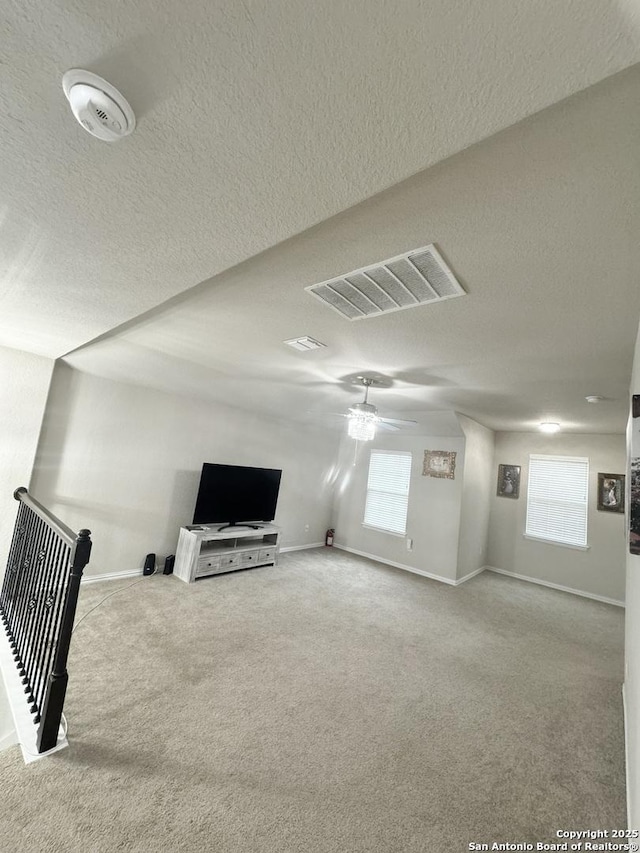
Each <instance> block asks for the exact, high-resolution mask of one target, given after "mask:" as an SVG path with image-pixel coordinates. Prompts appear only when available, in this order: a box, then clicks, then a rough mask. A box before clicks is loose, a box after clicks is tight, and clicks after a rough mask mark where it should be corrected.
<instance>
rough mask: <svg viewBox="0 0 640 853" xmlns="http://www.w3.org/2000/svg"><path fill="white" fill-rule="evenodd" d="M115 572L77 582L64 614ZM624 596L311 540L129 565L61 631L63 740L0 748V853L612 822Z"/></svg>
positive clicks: (276, 851)
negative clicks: (408, 564)
mask: <svg viewBox="0 0 640 853" xmlns="http://www.w3.org/2000/svg"><path fill="white" fill-rule="evenodd" d="M127 583H130V581H123V582H121V583H120V582H117V581H115V582H109V583H102V584H96V585H92V586H88V587H84V588H83V589H82V590H81V596H80V604H79V609H78V617H81V616H82V614H83V613H85V612H87V611H88V610H90V608H91V607H93V606H94V604H96V603H97V602H98V601H100V599H101V598H103V597H104V596H105V595H107V594H108V593H110V592H113V591H114V590H115V589H117V588H118V587H119V586H122V587H124V586H126V585H127ZM622 645H623V612H622V610H620V609H618V608H615V607H612V606H608V605H605V604H600V603H597V602H593V601H589V600H586V599H581V598H578V597H575V596H571V595H568V594H564V593H560V592H556V591H553V590H549V589H544V588H542V587H537V586H534V585H532V584H526V583H522V582H519V581H515V580H512V579H509V578H505V577H501V576H498V575H495V574H490V573H484V574H482V575H480V576H478V577H476V578H474V579H473V580H471V581H469V582H468V583H466V584H464V585H463V586H461V587H459V588H453V587H449V586H445V585H443V584H439V583H436V582H434V581H430V580H427V579H425V578H421V577H418V576H415V575H411V574H408V573H406V572H402V571H400V570H396V569H392V568H389V567H385V566H382V565H380V564H376V563H373V562H370V561H368V560H365V559H361V558H358V557H353V556H350V555H347V554H345V553H344V552H340V551H336V550H328V549H319V550H316V551H306V552H304V551H303V552H296V553H292V554H287V555H284V556H283V557H282V558H281V564H280V565H279V566H278V567H275V568H264V569H254V570H252V571H249V572H238V573H235V574H230V575H225V576H222V577H217V578H210V579H206V580H202V581H199V582H197V583H196V584H193V585H191V586H187V585H186V584H183V583H182V582H180V581H178V580H176V579H175V578H173V577H164V576H162V575H158V576H154V577H151V578H145V579H144V580H142V581H141V582H140V583H138V584H137V585H135V586H132V587H131V588H130V589H127V590H124V591H122V592H121V593H118V594H117V595H115V596H113V597H111V598H109V599H108V600H106V601H104V603H103V604H101V605H100V607H99V608H98V609H96V610H95V611H94V612H93V613H90V614H89V615H88V616H87V618H86V619H85V620H84V621H83V622H82V624H81V625H80V626H79V627H78V629H77V631H76V633H75V635H74V637H73V643H72V653H71V658H70V665H69V671H70V675H71V681H70V687H69V692H68V697H67V705H66V709H65V710H66V713H67V717H68V719H69V738H70V741H71V746H70V748H69V749H67V750H64V751H63V752H60V753H58V754H56V755H54V756H52V757H50V758H48V759H46V760H44V761H40V762H36V763H35V764H33V765H30V766H28V767H25V766H24V764H23V763H22V759H21V755H20V751H19V748H18V747H12V748H11V749H9V750H6V751H5V752H3V753H0V774H1V775H0V778H1V780H2V805H1V809H2V818H1V823H0V845H2V846H1V849H2V851H3V853H4V852H5V851H6V853H9V851H10V853H22V851H24V853H27V851H29V853H40V851H56V853H58V851H65V853H66V851H71V853H75V851H78V852H79V851H82V853H103V851H104V853H114V851H145V853H146V851H189V853H191V851H216V853H267V851H268V853H360V851H367V853H373V851H379V853H425V851H427V853H440V852H441V851H442V853H445V851H447V853H448V851H463V850H468V849H469V842H471V841H476V842H486V843H490V842H493V841H512V842H525V841H528V842H536V841H554V840H556V839H555V837H554V834H555V831H556V830H557V829H563V828H574V829H585V828H592V829H593V828H599V827H603V828H604V827H607V828H611V827H616V828H622V827H624V826H625V793H624V756H623V751H624V742H623V730H622V725H623V724H622V709H621V692H620V690H621V682H622V677H623V672H622V668H623V663H622V661H623V657H622Z"/></svg>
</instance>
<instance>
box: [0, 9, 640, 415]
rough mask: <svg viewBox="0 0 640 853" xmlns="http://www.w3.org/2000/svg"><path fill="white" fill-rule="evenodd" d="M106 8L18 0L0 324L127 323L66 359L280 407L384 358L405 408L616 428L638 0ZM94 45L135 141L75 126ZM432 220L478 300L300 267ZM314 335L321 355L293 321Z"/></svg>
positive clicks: (630, 218) (104, 326)
mask: <svg viewBox="0 0 640 853" xmlns="http://www.w3.org/2000/svg"><path fill="white" fill-rule="evenodd" d="M92 5H93V8H91V7H90V4H88V3H87V2H86V0H85V2H79V0H76V2H69V0H65V2H61V0H60V2H57V3H50V4H45V5H44V6H42V5H41V6H40V7H38V8H37V9H36V8H27V7H24V6H23V5H22V6H21V5H19V4H15V3H13V2H10V0H0V9H1V10H2V14H3V24H2V26H3V30H2V38H3V61H2V63H1V64H0V83H1V85H0V105H1V107H2V109H1V110H0V151H1V153H2V158H1V161H0V176H1V179H2V191H1V195H0V281H1V286H0V309H1V313H0V344H1V345H5V346H10V347H16V348H19V349H24V350H28V351H31V352H35V353H39V354H43V355H47V356H50V357H57V356H60V355H62V354H64V353H66V352H69V351H70V350H73V349H75V348H76V347H79V346H80V345H82V344H84V343H85V342H88V341H92V340H94V339H96V338H98V337H99V336H105V335H106V337H103V338H102V339H101V340H99V341H97V342H96V343H93V344H91V345H90V346H88V347H85V348H83V349H81V350H79V351H78V352H77V353H75V354H74V355H71V356H69V359H68V360H69V361H70V363H72V364H74V366H76V367H78V368H80V369H84V370H91V371H95V372H98V373H100V374H102V375H109V376H113V377H115V378H124V379H127V380H128V381H138V382H141V383H144V384H148V385H151V386H152V387H157V388H159V389H163V390H171V391H175V390H176V389H180V390H182V391H184V392H185V393H197V394H200V395H204V396H208V397H210V398H213V399H221V400H225V401H226V402H231V403H233V404H234V405H238V406H242V407H250V406H258V407H259V408H261V409H262V410H264V411H267V412H271V413H273V414H274V415H278V416H281V415H283V414H286V415H287V416H291V415H292V414H294V413H303V412H306V411H307V410H318V411H325V410H327V409H328V408H330V409H334V410H335V408H336V407H344V405H346V404H348V403H349V402H352V400H353V399H354V391H353V386H352V385H350V383H349V378H350V377H352V376H353V375H355V374H357V373H359V372H363V371H368V372H372V371H376V372H379V373H381V374H384V375H385V376H387V377H388V378H391V379H393V380H394V381H393V387H390V388H386V389H379V390H378V391H377V393H376V396H375V398H374V402H377V403H378V405H379V406H380V407H381V409H383V410H386V411H391V410H393V411H394V412H396V413H399V412H411V411H417V412H424V411H431V410H434V409H450V408H454V409H456V410H459V411H462V412H464V413H466V414H468V415H470V416H471V417H476V418H477V419H478V420H480V421H481V422H482V423H485V424H487V425H488V426H492V427H495V428H502V429H526V428H530V427H531V426H532V425H533V424H535V423H536V422H537V421H538V420H540V419H543V418H547V417H549V418H559V419H561V420H562V421H563V422H564V423H565V424H566V426H567V427H568V428H570V429H575V430H583V431H585V430H586V431H595V432H605V431H612V432H620V431H621V430H622V429H623V428H624V421H625V418H626V405H627V402H626V393H627V388H628V381H629V370H630V364H631V353H632V347H633V342H634V340H635V330H636V328H637V321H638V312H639V311H640V300H639V299H638V291H639V288H638V287H637V280H636V271H637V270H638V268H639V265H638V260H639V258H638V257H637V255H638V249H637V247H636V245H635V243H636V236H637V234H638V225H639V224H640V223H639V221H638V201H639V198H640V196H639V194H638V190H639V189H640V187H639V186H638V184H639V175H640V169H639V165H640V163H639V161H638V154H637V151H638V145H637V140H638V138H639V136H638V131H639V130H640V127H638V119H637V114H638V106H639V102H640V99H639V97H638V96H639V95H640V75H639V73H638V70H637V69H636V68H634V69H631V70H630V71H627V72H625V73H622V74H619V75H617V76H616V77H611V76H610V75H612V74H615V73H616V72H618V71H621V70H622V69H625V68H627V67H628V66H631V65H633V64H634V63H636V62H638V61H640V19H639V18H638V14H637V9H636V6H635V3H633V2H632V0H629V2H622V0H620V2H602V0H580V2H570V1H569V0H566V2H564V3H562V4H559V3H557V0H547V2H541V0H537V2H514V0H492V2H491V3H488V4H477V3H472V2H458V3H455V4H452V3H450V2H448V0H447V2H445V0H442V2H440V0H437V1H436V0H433V2H429V3H425V2H418V0H415V2H411V1H410V0H407V2H398V3H395V4H390V3H381V2H380V3H374V4H372V3H371V2H370V0H367V2H364V0H362V2H353V3H349V4H342V3H338V2H327V0H325V2H320V3H318V2H313V3H312V2H306V0H295V2H293V0H292V2H275V3H271V4H264V3H257V2H253V1H252V0H245V2H243V3H239V2H238V0H222V2H218V3H216V4H215V5H213V4H208V3H204V2H195V0H191V2H187V3H184V4H177V3H169V2H166V0H160V2H158V0H154V2H153V3H152V2H150V0H139V2H137V3H135V4H124V3H114V4H98V3H95V4H92ZM74 66H75V67H78V66H79V67H86V68H88V69H90V70H92V71H94V72H97V73H99V74H102V75H103V76H106V77H107V78H108V79H109V80H110V81H111V82H112V83H114V84H115V85H117V86H118V87H119V88H120V89H121V90H122V91H123V92H124V93H125V95H127V97H128V98H129V100H130V101H131V103H132V106H133V107H134V109H135V111H136V114H137V117H138V127H137V129H136V132H135V134H134V135H133V136H131V137H129V138H128V139H126V140H124V141H123V142H121V143H118V144H115V145H106V144H104V143H100V142H98V141H97V140H94V139H93V138H92V137H90V136H88V135H87V134H85V133H84V132H83V131H82V130H81V128H80V127H79V126H78V125H77V124H75V122H74V120H73V118H72V117H71V115H70V113H69V112H68V108H67V104H66V101H65V99H64V95H63V93H62V88H61V85H60V80H61V77H62V73H63V72H64V71H65V70H67V69H68V68H69V67H74ZM605 78H610V79H605ZM602 80H604V81H605V82H603V83H600V85H598V86H595V87H594V88H590V89H588V90H587V91H581V90H584V89H586V88H587V87H589V86H593V84H596V83H598V81H602ZM576 92H580V94H578V95H575V96H574V97H572V98H570V99H569V100H567V101H564V102H563V103H560V104H558V105H557V106H555V107H552V108H551V109H548V110H545V111H544V112H542V113H540V112H539V111H540V110H542V109H543V108H545V107H547V106H549V105H550V104H554V103H556V102H558V101H560V100H561V99H563V98H567V97H568V96H570V95H572V94H574V93H576ZM534 114H535V115H534ZM527 116H532V117H531V118H529V119H527V120H526V121H524V122H522V123H520V124H518V125H517V126H515V127H511V128H510V129H509V130H506V131H504V132H502V133H499V134H498V135H494V134H496V133H497V132H498V131H501V130H503V129H504V128H508V127H510V126H511V125H514V124H515V123H516V122H521V120H522V119H524V118H526V117H527ZM490 137H491V138H490ZM480 140H486V141H485V142H482V143H481V144H479V145H473V143H477V142H479V141H480ZM472 145H473V147H469V146H472ZM463 149H467V150H464V151H463ZM460 151H463V153H461V154H457V156H454V157H451V155H454V154H456V153H457V152H460ZM447 157H448V158H450V159H447V160H446V161H445V158H447ZM441 161H444V162H441ZM436 163H437V164H438V165H436V166H434V165H433V164H436ZM430 166H431V167H432V168H427V167H430ZM425 169H426V171H423V170H425ZM418 173H419V174H418ZM412 175H413V176H414V177H413V178H410V180H408V181H405V182H404V183H402V184H399V185H398V186H394V185H396V184H398V183H399V182H400V181H403V179H406V178H408V177H409V176H412ZM389 187H392V189H388V190H387V191H386V192H384V193H382V194H379V193H380V191H381V190H384V189H386V188H389ZM376 194H379V195H376ZM374 196H375V197H374ZM365 199H369V201H366V202H364V203H363V204H359V205H358V206H357V207H355V208H354V207H353V205H355V204H357V203H359V202H362V201H363V200H365ZM341 211H346V212H342V213H340V212H341ZM335 214H339V215H338V216H335ZM330 217H333V218H330ZM324 220H327V221H326V222H325V221H324ZM317 223H323V224H320V225H317ZM314 225H315V226H316V227H313V228H311V226H314ZM307 229H310V230H307ZM296 234H297V235H299V236H297V237H293V235H296ZM290 237H293V239H290V240H287V239H286V238H290ZM284 240H286V242H282V241H284ZM430 242H435V243H436V245H437V246H438V247H439V248H440V250H441V251H442V253H443V254H444V256H445V258H446V259H447V261H448V262H449V263H450V264H451V266H452V267H453V269H454V271H455V272H456V274H457V275H458V277H459V278H460V280H461V282H462V284H463V286H464V287H465V289H466V290H467V291H468V294H469V295H468V296H467V297H463V298H461V299H456V300H451V301H450V302H447V303H443V304H442V305H436V306H432V307H423V308H420V309H416V310H414V311H402V312H398V313H397V314H392V315H388V316H386V317H380V318H376V319H372V320H366V321H361V322H359V323H349V322H348V321H346V320H343V319H342V318H340V317H339V316H338V315H336V314H334V313H333V312H331V311H329V310H328V309H326V308H324V307H323V306H322V305H320V304H319V303H317V302H316V300H314V299H313V298H312V297H311V296H309V295H308V294H307V293H306V292H305V291H304V286H305V285H308V284H312V283H314V282H316V281H320V280H322V279H326V278H329V277H331V276H333V275H337V274H340V273H344V272H347V271H349V270H350V269H353V268H356V267H359V266H364V265H366V264H369V263H374V262H376V261H379V260H382V259H384V258H386V257H389V256H392V255H396V254H399V253H400V252H403V251H405V250H408V249H411V248H414V247H418V246H423V245H425V244H427V243H430ZM272 247H275V248H272ZM265 250H268V251H265ZM258 253H262V254H258ZM256 255H257V257H255V256H256ZM247 259H251V260H247ZM243 261H245V262H246V263H241V262H243ZM234 265H236V266H234ZM231 267H233V268H231ZM224 270H228V271H227V272H224ZM200 282H204V284H199V283H200ZM194 285H198V286H197V287H195V288H194V289H193V290H191V291H190V292H189V293H186V294H184V295H183V296H178V294H181V293H183V292H184V291H187V290H188V289H189V288H193V287H194ZM172 297H174V299H173V300H172V301H171V302H169V303H168V304H167V306H165V307H163V308H160V309H157V310H152V309H154V308H155V306H159V305H161V303H163V302H164V301H165V300H167V299H170V298H172ZM143 312H150V313H149V314H147V315H146V316H144V317H142V318H141V319H140V320H139V321H137V322H136V321H135V320H134V318H136V317H139V316H140V315H141V314H143ZM132 321H133V322H132ZM123 323H126V324H127V325H126V326H125V327H124V328H123V329H122V330H120V331H118V332H115V333H113V334H108V333H109V331H110V330H113V329H115V328H116V327H118V326H119V325H120V324H123ZM303 334H311V335H313V336H314V337H317V338H319V339H320V340H323V341H324V342H325V343H327V344H328V345H329V346H328V348H327V350H322V351H320V352H319V353H310V354H309V355H306V356H305V355H301V354H299V353H295V352H293V351H290V350H288V349H287V348H285V347H283V346H282V344H281V341H282V340H284V339H285V338H291V337H294V336H297V335H303ZM585 394H603V395H605V396H606V397H607V398H608V400H607V402H605V403H603V404H601V405H599V406H597V407H595V406H587V405H586V404H585V403H584V399H583V397H584V395H585ZM356 398H357V393H356ZM383 413H385V412H383Z"/></svg>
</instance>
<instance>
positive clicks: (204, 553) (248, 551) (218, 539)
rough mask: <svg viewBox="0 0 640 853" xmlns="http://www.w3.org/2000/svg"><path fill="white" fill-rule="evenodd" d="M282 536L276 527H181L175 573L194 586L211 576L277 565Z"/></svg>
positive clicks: (266, 525) (232, 525)
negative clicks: (196, 582) (195, 582)
mask: <svg viewBox="0 0 640 853" xmlns="http://www.w3.org/2000/svg"><path fill="white" fill-rule="evenodd" d="M280 533H281V531H280V528H279V527H276V526H275V524H263V525H251V527H248V526H245V525H239V524H238V525H234V524H229V525H227V524H225V525H223V526H222V527H219V526H218V525H217V524H212V525H205V524H201V525H198V526H197V527H194V526H192V527H191V528H189V527H181V528H180V536H179V538H178V548H177V550H176V561H175V565H174V569H173V573H174V575H175V576H176V577H177V578H180V580H181V581H184V582H185V583H193V582H194V581H196V580H200V578H204V577H209V576H210V575H220V574H223V573H225V572H235V571H238V570H239V569H250V568H252V567H254V566H275V564H276V562H277V559H278V552H279V550H280Z"/></svg>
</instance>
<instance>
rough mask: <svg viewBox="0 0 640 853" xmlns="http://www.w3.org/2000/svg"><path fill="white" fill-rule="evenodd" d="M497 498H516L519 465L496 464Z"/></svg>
mask: <svg viewBox="0 0 640 853" xmlns="http://www.w3.org/2000/svg"><path fill="white" fill-rule="evenodd" d="M496 494H497V495H498V497H499V498H517V497H519V495H520V466H519V465H498V489H497V492H496Z"/></svg>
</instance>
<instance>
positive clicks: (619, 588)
mask: <svg viewBox="0 0 640 853" xmlns="http://www.w3.org/2000/svg"><path fill="white" fill-rule="evenodd" d="M531 453H545V454H549V455H552V456H553V455H568V456H587V457H588V458H589V496H590V498H589V514H588V522H587V523H588V535H587V538H588V543H589V546H590V547H589V550H588V551H580V550H577V549H574V548H566V547H563V546H561V545H552V544H547V543H544V542H535V541H533V540H531V539H525V537H524V535H523V534H524V529H525V519H526V508H527V480H528V470H529V454H531ZM499 464H503V465H520V466H521V479H520V497H519V498H518V499H517V500H514V499H512V498H502V497H497V496H496V486H497V472H498V465H499ZM625 470H626V461H625V445H624V436H622V435H580V434H576V433H571V434H568V433H558V434H556V435H544V434H543V433H525V432H498V433H496V439H495V458H494V466H493V483H492V489H493V497H492V499H491V500H492V505H491V517H490V521H489V545H488V553H487V562H488V564H489V565H490V566H494V567H496V568H498V569H503V570H505V571H509V572H513V573H515V574H519V575H524V576H525V577H530V578H535V579H538V580H542V581H546V582H549V583H554V584H558V585H560V586H564V587H568V588H570V589H575V590H579V591H581V592H586V593H590V594H592V595H596V596H601V597H603V598H607V599H612V600H614V601H620V602H622V601H624V598H625V590H624V563H625V557H624V553H625V536H624V515H622V514H618V513H609V512H601V511H598V510H597V508H596V504H597V501H596V496H597V482H598V472H602V473H612V474H622V473H624V471H625Z"/></svg>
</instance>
